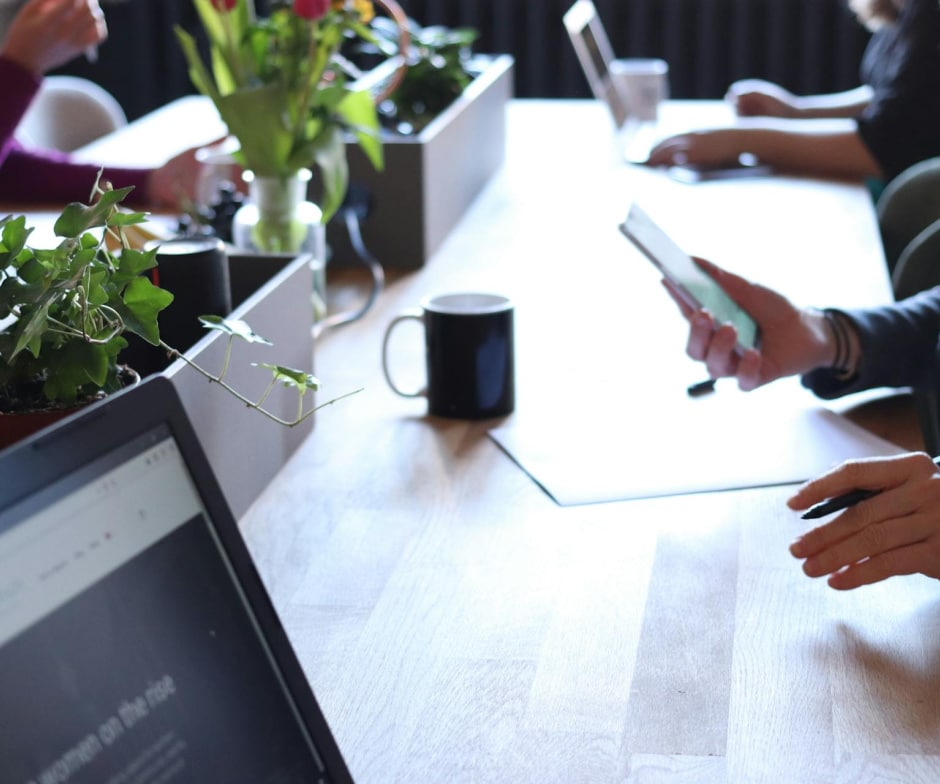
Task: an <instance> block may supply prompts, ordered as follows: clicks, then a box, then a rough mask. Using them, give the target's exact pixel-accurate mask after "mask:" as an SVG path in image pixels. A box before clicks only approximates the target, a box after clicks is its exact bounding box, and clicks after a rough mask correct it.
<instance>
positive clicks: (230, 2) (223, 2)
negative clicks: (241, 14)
mask: <svg viewBox="0 0 940 784" xmlns="http://www.w3.org/2000/svg"><path fill="white" fill-rule="evenodd" d="M212 5H213V6H215V10H216V11H231V10H232V9H233V8H235V6H236V5H238V0H212Z"/></svg>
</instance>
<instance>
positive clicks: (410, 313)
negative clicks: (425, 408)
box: [382, 310, 428, 397]
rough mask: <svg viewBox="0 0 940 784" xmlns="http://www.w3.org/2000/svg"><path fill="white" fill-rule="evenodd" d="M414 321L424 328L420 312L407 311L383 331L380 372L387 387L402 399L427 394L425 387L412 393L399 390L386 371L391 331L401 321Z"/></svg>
mask: <svg viewBox="0 0 940 784" xmlns="http://www.w3.org/2000/svg"><path fill="white" fill-rule="evenodd" d="M411 319H413V320H415V321H418V322H420V323H421V325H422V326H424V315H423V313H422V312H421V311H420V310H409V311H406V312H405V313H402V314H401V315H399V316H395V318H393V319H392V322H391V323H390V324H389V325H388V327H386V329H385V337H384V339H383V340H382V372H383V373H384V374H385V380H386V381H387V382H388V385H389V386H390V387H391V388H392V391H393V392H395V393H397V394H399V395H401V396H402V397H426V396H427V394H428V389H427V387H426V386H425V387H422V388H421V389H416V390H415V391H414V392H408V391H406V390H404V389H401V388H400V387H399V386H398V385H397V384H395V382H394V381H392V374H391V372H390V371H389V369H388V341H389V338H390V337H391V336H392V331H393V330H394V329H395V327H396V326H397V325H398V324H401V323H402V322H403V321H408V320H411Z"/></svg>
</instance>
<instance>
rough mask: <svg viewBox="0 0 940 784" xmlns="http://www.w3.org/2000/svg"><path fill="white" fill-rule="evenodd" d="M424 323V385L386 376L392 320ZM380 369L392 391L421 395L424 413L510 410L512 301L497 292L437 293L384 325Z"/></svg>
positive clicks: (467, 415)
mask: <svg viewBox="0 0 940 784" xmlns="http://www.w3.org/2000/svg"><path fill="white" fill-rule="evenodd" d="M408 319H414V320H416V321H419V322H421V323H422V324H423V325H424V334H425V356H426V360H427V386H426V387H425V388H424V389H419V390H415V391H412V392H409V391H406V390H403V389H401V388H400V387H399V386H398V385H396V384H395V382H394V381H393V380H392V376H391V373H390V371H389V364H388V346H389V338H390V337H391V334H392V331H393V330H394V329H395V327H396V325H398V324H400V323H401V322H403V321H406V320H408ZM382 369H383V370H384V372H385V379H386V381H388V384H389V386H390V387H391V388H392V390H393V391H395V392H397V393H398V394H399V395H402V396H403V397H422V396H423V397H427V399H428V413H429V414H432V415H434V416H441V417H451V418H454V419H489V418H491V417H499V416H505V415H506V414H509V413H511V412H512V410H513V408H514V407H515V403H516V395H515V360H514V355H513V306H512V302H511V301H510V300H509V299H507V298H506V297H503V296H499V295H497V294H478V293H460V294H442V295H439V296H435V297H428V298H426V299H425V300H424V301H423V302H422V303H421V309H420V310H415V311H408V312H406V313H402V314H401V315H400V316H397V317H396V318H395V319H393V320H392V322H391V323H390V324H389V325H388V328H387V329H386V331H385V340H384V341H383V344H382Z"/></svg>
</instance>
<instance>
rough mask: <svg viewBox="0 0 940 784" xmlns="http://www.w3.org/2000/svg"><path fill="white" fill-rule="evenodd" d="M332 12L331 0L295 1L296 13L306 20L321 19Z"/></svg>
mask: <svg viewBox="0 0 940 784" xmlns="http://www.w3.org/2000/svg"><path fill="white" fill-rule="evenodd" d="M329 10H330V0H294V13H295V14H297V16H299V17H302V18H304V19H319V18H320V17H322V16H325V15H326V12H327V11H329Z"/></svg>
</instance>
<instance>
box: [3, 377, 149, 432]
mask: <svg viewBox="0 0 940 784" xmlns="http://www.w3.org/2000/svg"><path fill="white" fill-rule="evenodd" d="M124 375H125V379H124V386H125V387H130V386H134V385H135V384H138V383H139V382H140V376H139V375H138V374H137V372H136V371H134V370H131V369H130V368H127V367H125V368H124ZM100 399H101V398H93V399H91V400H86V401H84V402H83V403H77V404H75V405H74V406H70V407H68V408H48V409H44V410H41V411H16V412H12V413H10V412H6V411H0V449H3V448H4V447H8V446H10V445H11V444H15V443H16V442H17V441H21V440H22V439H24V438H26V437H27V436H31V435H32V434H33V433H37V432H39V431H40V430H42V429H43V428H45V427H48V426H49V425H51V424H53V423H55V422H58V421H59V420H60V419H64V418H65V417H67V416H69V415H70V414H74V413H75V412H76V411H80V410H81V409H83V408H84V407H85V406H87V405H90V404H91V403H94V402H96V401H97V400H100Z"/></svg>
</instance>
